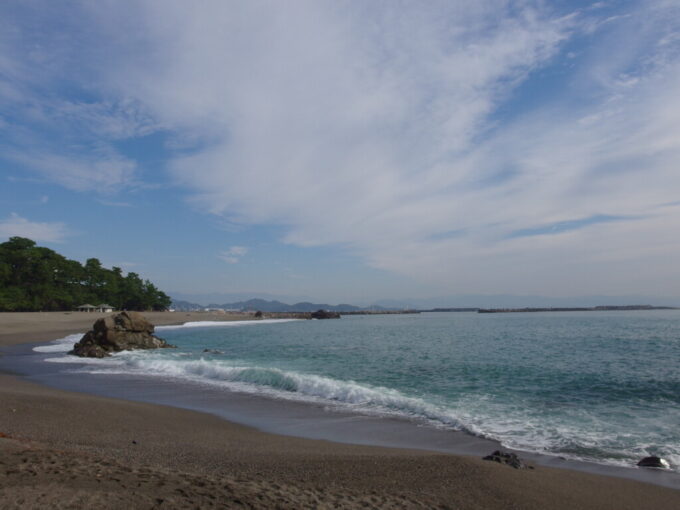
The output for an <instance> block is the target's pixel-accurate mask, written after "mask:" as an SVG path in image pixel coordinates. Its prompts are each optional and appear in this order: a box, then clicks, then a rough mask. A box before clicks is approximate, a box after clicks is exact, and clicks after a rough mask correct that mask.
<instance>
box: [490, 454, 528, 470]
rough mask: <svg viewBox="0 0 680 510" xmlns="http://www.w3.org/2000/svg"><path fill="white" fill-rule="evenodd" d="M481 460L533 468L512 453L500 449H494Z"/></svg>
mask: <svg viewBox="0 0 680 510" xmlns="http://www.w3.org/2000/svg"><path fill="white" fill-rule="evenodd" d="M483 460H492V461H494V462H498V463H500V464H506V465H508V466H510V467H513V468H515V469H534V468H533V466H528V465H526V464H525V463H524V462H522V459H520V458H519V457H518V456H517V455H515V454H514V453H508V452H502V451H500V450H496V451H495V452H493V453H492V454H491V455H487V456H486V457H484V459H483Z"/></svg>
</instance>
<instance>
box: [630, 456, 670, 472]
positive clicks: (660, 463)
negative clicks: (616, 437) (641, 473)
mask: <svg viewBox="0 0 680 510" xmlns="http://www.w3.org/2000/svg"><path fill="white" fill-rule="evenodd" d="M637 465H638V466H640V467H651V468H662V469H670V467H671V465H670V464H669V463H668V461H667V460H666V459H662V458H661V457H657V456H656V455H650V456H649V457H645V458H644V459H641V460H640V462H638V463H637Z"/></svg>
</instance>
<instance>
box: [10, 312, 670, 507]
mask: <svg viewBox="0 0 680 510" xmlns="http://www.w3.org/2000/svg"><path fill="white" fill-rule="evenodd" d="M146 315H147V317H148V318H149V319H150V320H151V321H152V322H153V323H154V324H156V325H162V324H176V323H181V322H188V321H200V320H210V321H214V320H229V319H238V318H243V317H242V316H238V315H233V316H227V315H224V314H216V313H200V312H197V313H184V312H175V313H167V312H159V313H149V314H146ZM99 316H100V315H97V314H86V313H4V314H0V352H1V351H2V348H3V347H6V346H10V345H16V344H21V343H29V342H38V341H49V340H52V339H56V338H59V337H63V336H65V335H66V334H69V333H77V332H81V331H85V330H86V329H88V328H89V327H90V326H91V324H92V322H93V321H94V320H95V319H96V318H97V317H99ZM0 507H1V508H22V509H25V508H128V509H129V508H461V509H468V508H469V509H472V508H474V509H485V508H488V509H496V508H498V509H500V508H503V509H508V508H517V509H543V508H546V509H547V508H555V509H561V508H564V509H566V508H570V509H573V508H579V509H590V508H592V509H608V508H611V509H626V508H630V509H633V508H635V509H645V508H649V509H652V508H657V509H658V508H680V490H673V489H670V488H665V487H660V486H655V485H650V484H645V483H641V482H637V481H630V480H624V479H620V478H614V477H607V476H600V475H594V474H587V473H582V472H577V471H571V470H563V469H554V468H550V467H544V466H538V467H537V468H536V469H535V470H515V469H512V468H510V467H507V466H503V465H500V464H495V463H491V462H485V461H482V460H481V459H480V458H475V457H465V456H455V455H448V454H440V453H433V452H423V451H415V450H402V449H390V448H380V447H370V446H355V445H347V444H339V443H333V442H328V441H317V440H309V439H300V438H291V437H285V436H278V435H273V434H267V433H264V432H260V431H258V430H255V429H252V428H248V427H245V426H241V425H238V424H234V423H230V422H228V421H225V420H223V419H220V418H218V417H215V416H212V415H209V414H203V413H199V412H193V411H187V410H182V409H177V408H172V407H166V406H160V405H152V404H144V403H138V402H129V401H124V400H116V399H108V398H103V397H97V396H92V395H87V394H83V393H71V392H66V391H61V390H56V389H52V388H48V387H45V386H41V385H37V384H34V383H32V382H29V381H26V380H24V379H22V378H20V377H17V376H15V375H13V374H8V373H6V374H0Z"/></svg>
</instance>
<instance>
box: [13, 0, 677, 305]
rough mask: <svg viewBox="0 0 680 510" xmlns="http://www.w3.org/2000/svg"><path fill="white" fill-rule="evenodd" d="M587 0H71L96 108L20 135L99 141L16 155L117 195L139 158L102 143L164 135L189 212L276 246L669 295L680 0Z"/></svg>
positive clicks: (427, 268) (466, 275)
mask: <svg viewBox="0 0 680 510" xmlns="http://www.w3.org/2000/svg"><path fill="white" fill-rule="evenodd" d="M591 7H592V8H588V9H583V10H571V9H572V7H571V6H570V3H569V2H565V3H564V4H556V5H553V6H550V7H548V6H546V5H545V3H543V2H532V1H527V2H521V3H515V2H506V1H502V0H488V1H478V2H427V3H426V4H423V3H411V2H403V3H399V4H398V5H397V4H395V3H393V2H343V3H338V2H317V1H314V2H304V1H300V2H293V3H290V4H287V5H286V7H285V8H277V7H276V6H273V5H272V4H269V3H266V2H257V1H254V2H247V3H241V4H233V3H225V2H202V3H201V4H200V5H192V6H188V5H187V4H186V3H184V2H179V1H176V2H175V1H168V2H163V3H162V4H159V3H157V2H139V3H134V4H130V5H129V10H128V9H126V12H125V13H122V12H121V10H120V8H119V5H118V3H117V2H102V3H98V4H97V6H96V7H88V6H87V5H85V6H84V7H83V9H84V12H80V13H79V15H80V17H81V18H82V17H83V16H86V17H87V19H88V21H89V22H90V23H91V26H92V27H95V28H96V30H94V31H95V32H97V33H99V34H102V36H101V37H100V39H101V40H102V41H103V42H101V43H100V44H99V45H98V46H97V47H95V48H94V49H92V53H91V54H90V53H88V55H89V56H90V57H91V58H90V59H89V60H88V76H94V77H96V79H94V78H93V79H94V80H95V82H96V83H97V85H98V87H100V90H101V91H102V92H101V94H102V95H103V96H104V97H101V98H98V99H97V100H96V101H94V102H92V103H87V104H85V103H82V102H75V101H70V102H67V103H65V102H63V101H61V102H59V101H51V102H50V104H49V106H46V105H44V104H43V105H41V106H40V107H39V108H37V113H36V119H38V120H35V123H36V125H37V124H38V123H39V122H40V121H39V118H40V117H43V118H45V117H46V118H48V119H51V120H50V122H54V121H55V119H59V120H60V121H63V122H64V123H65V124H66V125H67V126H72V127H70V128H69V129H72V130H77V129H79V128H78V127H73V126H85V127H87V129H88V130H90V131H92V132H93V133H97V136H98V137H101V138H102V139H104V140H105V145H104V147H105V148H104V149H98V150H99V152H96V151H93V150H87V151H85V155H84V156H83V153H78V156H77V157H76V156H74V158H73V159H74V160H73V161H70V163H71V164H69V162H68V161H64V160H62V159H60V158H64V157H65V156H64V155H63V154H61V153H59V152H57V153H53V152H49V151H46V153H45V154H42V155H39V156H26V155H16V154H15V155H14V156H13V157H14V159H15V160H16V161H21V162H22V163H23V164H25V165H26V166H27V167H30V168H33V169H35V171H37V172H41V173H43V174H45V175H50V176H52V178H53V179H55V180H57V181H58V182H61V183H62V184H63V185H65V186H67V187H71V188H72V189H82V190H85V189H88V188H94V187H96V186H98V185H99V184H100V183H101V182H102V181H103V179H104V176H106V175H108V176H109V177H111V176H112V178H111V179H110V181H107V182H112V183H113V184H112V187H113V188H116V187H118V188H120V187H124V186H125V185H126V183H129V182H131V181H133V180H134V178H135V175H136V174H137V172H138V167H137V165H136V164H135V162H134V161H133V160H131V159H129V158H127V157H126V156H125V155H124V154H120V153H118V152H116V151H115V150H113V149H112V148H113V143H114V141H115V140H119V139H124V138H126V137H133V138H134V137H141V136H144V135H145V134H148V133H150V132H154V131H156V130H160V129H163V130H164V131H165V132H167V133H168V134H169V136H170V143H169V144H168V156H169V163H168V165H167V169H168V172H169V175H170V176H171V178H172V179H173V181H174V182H175V183H176V184H178V185H179V186H181V187H182V188H184V189H185V190H186V191H187V193H188V196H189V200H190V201H191V203H192V204H193V205H194V206H195V207H197V208H199V209H200V210H202V211H205V212H208V213H210V214H214V215H218V216H220V217H221V218H223V219H226V220H228V221H229V222H231V223H233V224H235V225H239V226H241V227H248V226H251V225H277V226H279V227H280V228H281V231H282V232H283V234H282V240H283V241H284V242H286V243H291V244H295V245H298V246H329V245H330V246H337V247H340V248H341V249H343V250H345V251H346V252H348V253H350V254H352V255H355V256H357V257H360V258H361V260H363V261H365V263H367V264H369V265H370V266H372V267H375V268H379V269H384V270H388V271H392V272H395V273H399V274H402V275H406V276H409V277H411V278H414V279H416V280H418V281H421V282H427V283H428V284H430V285H432V286H433V288H435V287H438V288H440V289H441V290H442V291H445V292H447V293H450V292H452V291H456V292H472V293H474V292H515V293H545V294H568V293H576V294H583V293H584V292H592V293H614V292H638V293H639V292H644V293H668V292H670V293H672V292H673V288H672V287H673V285H674V284H673V282H676V283H677V279H678V276H680V275H679V274H678V270H677V268H676V267H675V264H674V263H673V262H672V261H671V260H670V258H669V257H668V256H667V255H666V254H668V253H676V254H677V253H679V252H680V241H676V240H675V238H674V237H673V236H669V234H668V233H669V231H673V230H676V231H677V226H678V225H680V208H678V207H677V206H662V205H661V204H672V203H673V202H674V201H677V194H678V190H680V172H678V171H677V161H679V160H680V100H679V99H678V96H677V93H676V91H677V90H679V89H680V39H678V38H677V37H676V36H674V34H677V29H678V21H677V20H678V19H679V18H678V15H679V9H678V7H677V6H676V4H675V3H674V2H665V1H656V2H649V1H645V2H631V3H627V4H626V6H624V7H620V6H612V5H609V4H605V3H598V4H593V5H592V6H591ZM595 7H596V8H595ZM121 27H124V28H125V29H124V30H122V29H121ZM121 33H125V34H126V36H125V37H122V36H121V35H120V34H121ZM80 37H83V38H87V34H80ZM101 54H106V55H111V58H108V59H107V60H106V65H102V64H101V62H100V61H99V60H97V59H96V58H94V57H93V55H94V56H97V55H101ZM6 67H7V69H9V70H10V71H11V73H14V74H12V75H17V74H18V73H19V74H20V73H21V69H18V68H15V67H16V66H14V67H13V66H11V65H9V64H8V65H7V66H6ZM4 94H5V97H6V98H11V97H13V95H14V96H15V95H17V94H19V95H21V94H22V93H21V92H19V91H18V89H16V88H14V89H12V88H7V89H6V90H5V92H4ZM8 100H9V99H8ZM93 147H94V145H93ZM106 147H108V149H106ZM22 158H23V159H22ZM78 158H81V159H78ZM83 158H84V162H83ZM95 160H96V161H95ZM57 168H69V169H70V170H69V172H67V173H66V174H65V175H61V174H59V172H57V171H56V170H55V169H57ZM79 183H81V184H79ZM82 183H84V184H82ZM614 219H615V221H614ZM546 226H547V227H546ZM550 227H555V228H552V229H550ZM546 228H548V230H549V231H550V233H551V235H541V234H546V233H547V232H548V230H546ZM234 248H238V247H233V248H232V249H230V250H227V251H225V252H223V253H222V254H221V255H220V257H221V258H222V259H223V260H225V261H226V262H231V263H235V262H237V261H238V260H239V257H242V256H243V255H244V254H245V252H244V253H232V251H231V250H233V249H234ZM622 274H625V275H626V278H622V277H621V275H622ZM669 274H670V275H673V277H672V278H669Z"/></svg>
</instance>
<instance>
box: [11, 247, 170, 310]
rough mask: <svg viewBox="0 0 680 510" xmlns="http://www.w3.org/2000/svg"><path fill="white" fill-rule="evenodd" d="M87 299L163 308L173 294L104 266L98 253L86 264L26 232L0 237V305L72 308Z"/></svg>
mask: <svg viewBox="0 0 680 510" xmlns="http://www.w3.org/2000/svg"><path fill="white" fill-rule="evenodd" d="M83 303H93V304H95V305H96V304H100V303H107V304H110V305H112V306H114V307H115V308H118V309H127V310H164V309H166V308H168V307H169V306H170V303H171V299H170V297H169V296H168V295H167V294H165V293H164V292H162V291H160V290H158V289H157V288H156V287H155V286H154V285H153V284H152V283H151V282H150V281H149V280H142V279H141V278H140V277H139V275H137V274H136V273H129V274H128V275H127V276H123V272H122V270H121V269H120V268H119V267H114V268H112V269H106V268H105V267H103V266H102V264H101V262H100V261H99V260H98V259H96V258H90V259H87V261H86V262H85V265H82V264H81V263H79V262H78V261H75V260H69V259H67V258H66V257H64V256H62V255H60V254H58V253H57V252H55V251H53V250H50V249H49V248H44V247H41V246H37V245H36V243H35V242H34V241H32V240H30V239H26V238H23V237H11V238H10V239H9V241H7V242H4V243H0V311H22V312H24V311H38V310H45V311H50V310H72V309H73V308H75V307H77V306H79V305H81V304H83Z"/></svg>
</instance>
